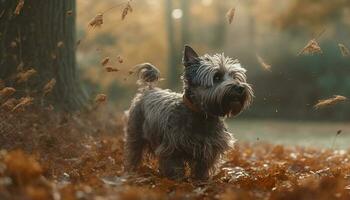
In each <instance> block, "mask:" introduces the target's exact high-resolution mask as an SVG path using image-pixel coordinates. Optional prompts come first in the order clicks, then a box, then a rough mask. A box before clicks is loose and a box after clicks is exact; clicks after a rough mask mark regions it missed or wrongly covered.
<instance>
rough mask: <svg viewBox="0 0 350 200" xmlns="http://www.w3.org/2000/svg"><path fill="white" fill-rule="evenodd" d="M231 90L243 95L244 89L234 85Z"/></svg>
mask: <svg viewBox="0 0 350 200" xmlns="http://www.w3.org/2000/svg"><path fill="white" fill-rule="evenodd" d="M232 89H233V90H234V91H235V92H237V93H238V94H243V92H244V89H245V87H243V86H241V85H234V86H233V87H232Z"/></svg>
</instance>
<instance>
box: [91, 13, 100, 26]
mask: <svg viewBox="0 0 350 200" xmlns="http://www.w3.org/2000/svg"><path fill="white" fill-rule="evenodd" d="M102 24H103V14H102V13H98V14H97V15H96V16H95V17H94V18H93V19H92V20H91V21H90V22H89V26H91V27H92V28H96V27H97V28H98V27H101V25H102Z"/></svg>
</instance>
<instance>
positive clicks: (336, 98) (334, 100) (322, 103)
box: [314, 95, 347, 109]
mask: <svg viewBox="0 0 350 200" xmlns="http://www.w3.org/2000/svg"><path fill="white" fill-rule="evenodd" d="M346 100H347V98H346V97H344V96H340V95H334V96H333V97H332V98H329V99H324V100H319V101H318V103H317V104H316V105H315V106H314V108H315V109H320V108H323V107H326V106H330V105H334V104H337V103H339V102H342V101H346Z"/></svg>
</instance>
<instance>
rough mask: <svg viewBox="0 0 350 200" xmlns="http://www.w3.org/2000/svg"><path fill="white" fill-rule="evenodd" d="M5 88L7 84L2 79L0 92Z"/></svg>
mask: <svg viewBox="0 0 350 200" xmlns="http://www.w3.org/2000/svg"><path fill="white" fill-rule="evenodd" d="M4 87H5V82H4V81H3V80H1V79H0V90H2V89H3V88H4Z"/></svg>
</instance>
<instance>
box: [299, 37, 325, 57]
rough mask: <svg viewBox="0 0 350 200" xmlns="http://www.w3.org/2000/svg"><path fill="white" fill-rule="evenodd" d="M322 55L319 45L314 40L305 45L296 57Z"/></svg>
mask: <svg viewBox="0 0 350 200" xmlns="http://www.w3.org/2000/svg"><path fill="white" fill-rule="evenodd" d="M317 53H322V49H321V47H320V45H319V44H318V43H317V41H316V39H312V40H310V41H309V42H308V43H307V45H306V46H305V47H304V48H303V49H302V50H301V51H300V52H299V54H298V55H309V54H317Z"/></svg>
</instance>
